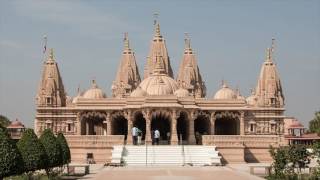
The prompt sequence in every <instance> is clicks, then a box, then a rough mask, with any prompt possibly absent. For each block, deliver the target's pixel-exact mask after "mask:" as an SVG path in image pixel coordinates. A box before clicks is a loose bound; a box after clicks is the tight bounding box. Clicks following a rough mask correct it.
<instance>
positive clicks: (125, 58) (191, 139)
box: [34, 22, 285, 162]
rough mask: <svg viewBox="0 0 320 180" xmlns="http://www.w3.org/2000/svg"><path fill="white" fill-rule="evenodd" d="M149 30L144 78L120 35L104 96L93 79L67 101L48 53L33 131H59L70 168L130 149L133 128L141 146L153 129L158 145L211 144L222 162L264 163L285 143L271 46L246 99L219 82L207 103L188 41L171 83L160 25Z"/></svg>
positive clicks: (53, 62)
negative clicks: (114, 67) (64, 140)
mask: <svg viewBox="0 0 320 180" xmlns="http://www.w3.org/2000/svg"><path fill="white" fill-rule="evenodd" d="M154 29H155V30H154V36H153V38H152V41H151V45H150V51H149V54H148V56H147V59H146V62H145V66H144V74H143V76H141V75H140V74H139V69H138V66H137V63H136V58H135V53H134V51H133V50H132V49H131V46H130V43H129V38H128V35H127V34H125V38H124V49H123V52H122V55H121V58H120V62H119V67H118V70H117V74H116V76H115V79H114V81H113V82H112V84H110V86H111V90H112V94H110V95H107V94H106V93H105V92H104V90H102V89H101V88H99V86H98V83H97V82H96V81H95V80H93V81H92V83H91V87H89V88H88V89H87V90H85V91H80V90H78V94H77V96H75V97H69V96H67V93H66V91H65V89H64V85H63V81H62V77H61V74H60V72H59V68H58V64H57V60H56V59H55V56H54V52H53V50H52V49H50V51H49V53H48V56H47V58H46V60H45V62H44V64H43V72H42V76H41V80H40V84H39V89H38V93H37V96H36V104H37V109H36V117H35V121H34V123H35V124H34V126H35V131H36V133H37V134H38V135H40V134H41V132H42V131H43V130H44V129H47V128H50V129H52V130H53V131H54V132H55V133H57V132H63V133H64V134H65V135H66V138H67V140H68V143H69V146H70V148H71V153H72V161H74V162H85V160H86V158H87V157H88V156H90V157H94V159H95V161H96V162H107V161H109V160H110V158H111V157H110V153H111V150H112V146H113V145H119V144H132V136H131V129H132V127H137V128H139V129H140V130H141V131H142V143H143V144H144V143H147V144H149V143H150V142H151V139H152V137H151V134H152V131H153V130H155V129H158V130H159V131H160V135H161V138H160V144H171V145H177V144H184V145H186V144H189V145H194V144H198V145H215V146H217V148H218V150H219V151H220V153H221V155H222V156H223V159H224V160H225V161H226V162H245V161H246V162H264V161H270V160H271V159H270V156H269V153H268V148H269V146H270V145H272V146H279V145H282V144H283V143H284V140H283V137H284V118H285V116H284V111H285V109H284V95H283V92H282V87H281V82H280V77H279V74H278V72H277V68H276V64H275V62H274V60H273V50H274V47H273V45H272V46H271V47H270V48H268V49H267V53H266V58H265V60H264V62H262V67H261V72H260V75H259V76H258V80H257V86H256V88H255V89H254V90H252V92H251V95H250V96H249V97H244V96H242V95H241V94H240V92H239V90H238V89H237V90H234V89H232V88H231V87H229V85H228V84H227V83H226V82H223V83H222V84H221V89H219V90H218V91H217V92H216V93H215V95H214V96H213V97H211V96H206V94H207V92H206V86H205V82H204V79H203V78H202V76H201V72H200V69H199V67H198V63H197V58H196V54H195V52H194V50H193V49H192V47H191V42H190V38H189V37H188V36H187V37H186V39H185V49H184V52H183V53H182V54H183V55H182V58H181V63H180V67H179V70H178V72H177V75H176V78H174V74H173V70H172V68H171V64H170V58H169V53H168V50H167V47H166V42H165V39H164V37H163V36H162V34H161V31H160V24H159V22H156V23H155V28H154ZM207 83H212V82H208V81H207ZM209 94H211V93H209Z"/></svg>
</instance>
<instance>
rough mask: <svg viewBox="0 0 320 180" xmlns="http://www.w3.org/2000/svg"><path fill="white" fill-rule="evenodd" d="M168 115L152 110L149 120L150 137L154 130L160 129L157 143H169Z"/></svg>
mask: <svg viewBox="0 0 320 180" xmlns="http://www.w3.org/2000/svg"><path fill="white" fill-rule="evenodd" d="M170 127H171V126H170V116H169V115H168V114H165V113H161V112H154V113H153V114H152V120H151V137H152V138H153V136H154V133H153V132H154V131H155V130H156V129H157V130H159V131H160V142H159V144H170V136H171V132H170Z"/></svg>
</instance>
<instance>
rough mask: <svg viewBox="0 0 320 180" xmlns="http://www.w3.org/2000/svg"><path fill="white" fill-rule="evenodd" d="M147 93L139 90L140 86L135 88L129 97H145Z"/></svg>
mask: <svg viewBox="0 0 320 180" xmlns="http://www.w3.org/2000/svg"><path fill="white" fill-rule="evenodd" d="M147 95H148V94H147V92H146V91H144V90H143V89H141V87H140V86H138V87H137V89H135V90H134V91H132V93H131V94H130V97H144V96H147Z"/></svg>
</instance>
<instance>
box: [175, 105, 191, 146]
mask: <svg viewBox="0 0 320 180" xmlns="http://www.w3.org/2000/svg"><path fill="white" fill-rule="evenodd" d="M176 129H177V135H178V140H179V142H181V141H183V142H186V141H187V138H188V135H189V133H188V129H189V121H188V113H187V112H184V111H180V112H178V118H177V127H176Z"/></svg>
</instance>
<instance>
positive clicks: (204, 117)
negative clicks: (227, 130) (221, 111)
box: [194, 111, 211, 144]
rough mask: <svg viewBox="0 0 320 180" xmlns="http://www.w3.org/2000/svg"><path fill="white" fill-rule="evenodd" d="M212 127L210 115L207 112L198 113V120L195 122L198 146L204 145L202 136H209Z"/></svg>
mask: <svg viewBox="0 0 320 180" xmlns="http://www.w3.org/2000/svg"><path fill="white" fill-rule="evenodd" d="M210 127H211V123H210V113H209V112H206V111H200V112H198V113H197V118H196V119H195V120H194V134H195V138H196V144H202V139H201V138H202V135H209V134H210V132H211V131H210Z"/></svg>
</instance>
